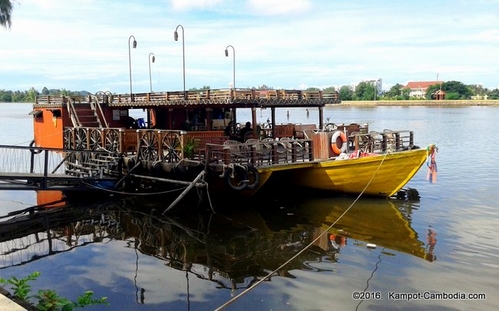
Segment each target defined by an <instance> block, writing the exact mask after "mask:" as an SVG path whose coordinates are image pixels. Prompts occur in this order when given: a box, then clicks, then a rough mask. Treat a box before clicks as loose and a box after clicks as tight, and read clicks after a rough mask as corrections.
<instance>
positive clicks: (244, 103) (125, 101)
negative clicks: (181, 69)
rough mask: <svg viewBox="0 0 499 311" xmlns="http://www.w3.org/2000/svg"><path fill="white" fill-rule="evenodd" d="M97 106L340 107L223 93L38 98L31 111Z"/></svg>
mask: <svg viewBox="0 0 499 311" xmlns="http://www.w3.org/2000/svg"><path fill="white" fill-rule="evenodd" d="M70 101H71V102H74V103H78V102H91V101H94V102H99V103H101V104H107V105H108V106H109V107H126V108H153V107H168V108H186V107H192V108H200V107H205V108H206V107H210V108H216V107H218V108H252V107H261V108H267V107H276V108H280V107H282V108H284V107H285V108H291V107H323V106H325V105H326V104H337V103H340V100H339V96H338V92H336V91H332V92H331V91H330V92H324V91H318V90H313V91H303V90H255V89H237V90H234V89H225V90H223V89H222V90H210V89H207V90H197V91H185V92H184V91H167V92H151V93H134V94H132V96H130V94H112V93H110V92H98V93H96V94H91V95H86V96H38V97H37V98H36V102H35V104H34V107H47V106H50V107H54V106H58V105H61V106H62V105H64V104H66V103H68V102H70Z"/></svg>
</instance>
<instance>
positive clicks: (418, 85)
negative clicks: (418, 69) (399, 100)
mask: <svg viewBox="0 0 499 311" xmlns="http://www.w3.org/2000/svg"><path fill="white" fill-rule="evenodd" d="M442 82H443V81H417V82H408V83H407V85H406V86H404V88H407V89H410V90H411V91H410V92H409V96H411V97H420V98H422V97H425V95H426V89H427V88H428V87H429V86H431V85H435V84H441V83H442Z"/></svg>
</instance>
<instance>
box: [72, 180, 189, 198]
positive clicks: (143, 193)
mask: <svg viewBox="0 0 499 311" xmlns="http://www.w3.org/2000/svg"><path fill="white" fill-rule="evenodd" d="M81 183H82V184H84V185H86V186H87V187H90V188H94V189H97V190H101V191H105V192H109V193H113V194H120V195H130V196H149V195H160V194H168V193H172V192H175V191H181V190H184V189H185V188H187V186H185V187H182V188H177V189H171V190H165V191H158V192H142V193H141V192H133V193H132V192H125V191H116V190H111V189H106V188H102V187H98V186H95V185H92V184H90V183H88V182H86V181H84V180H83V179H82V180H81Z"/></svg>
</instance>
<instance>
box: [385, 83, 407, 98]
mask: <svg viewBox="0 0 499 311" xmlns="http://www.w3.org/2000/svg"><path fill="white" fill-rule="evenodd" d="M403 89H404V86H403V85H402V84H400V83H397V84H395V85H394V86H392V87H391V88H390V90H388V91H386V92H385V94H384V96H385V97H386V98H387V99H403Z"/></svg>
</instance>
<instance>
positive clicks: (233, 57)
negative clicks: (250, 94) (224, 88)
mask: <svg viewBox="0 0 499 311" xmlns="http://www.w3.org/2000/svg"><path fill="white" fill-rule="evenodd" d="M228 48H232V87H233V88H234V90H236V49H234V47H233V46H232V45H227V47H226V48H225V57H229V50H228Z"/></svg>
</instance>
